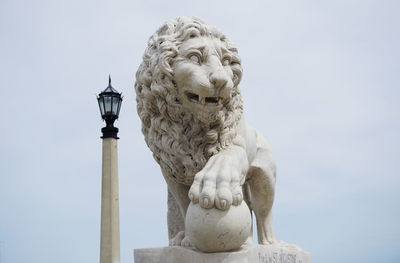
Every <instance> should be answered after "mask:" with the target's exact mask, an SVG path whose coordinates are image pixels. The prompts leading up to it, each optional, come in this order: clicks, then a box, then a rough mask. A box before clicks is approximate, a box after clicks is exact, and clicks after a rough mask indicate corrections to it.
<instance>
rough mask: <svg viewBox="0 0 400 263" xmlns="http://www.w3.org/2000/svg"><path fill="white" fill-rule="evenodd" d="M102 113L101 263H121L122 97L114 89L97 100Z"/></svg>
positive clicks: (104, 92)
mask: <svg viewBox="0 0 400 263" xmlns="http://www.w3.org/2000/svg"><path fill="white" fill-rule="evenodd" d="M97 101H98V103H99V108H100V113H101V117H102V118H103V120H105V121H106V124H107V125H106V127H104V128H102V129H101V131H102V133H103V136H102V137H101V138H102V139H103V162H102V177H101V230H100V232H101V234H100V263H119V262H120V239H119V200H118V199H119V198H118V145H117V140H118V139H119V138H118V137H117V133H118V128H117V127H114V121H115V120H116V119H118V115H119V110H120V108H121V102H122V96H121V93H118V91H116V90H115V89H114V88H113V87H112V86H111V77H110V76H109V78H108V87H107V88H106V89H105V90H104V91H103V92H101V93H100V94H99V96H98V97H97Z"/></svg>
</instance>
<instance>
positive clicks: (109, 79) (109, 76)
mask: <svg viewBox="0 0 400 263" xmlns="http://www.w3.org/2000/svg"><path fill="white" fill-rule="evenodd" d="M108 86H111V74H108Z"/></svg>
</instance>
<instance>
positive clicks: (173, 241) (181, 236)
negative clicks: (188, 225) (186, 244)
mask: <svg viewBox="0 0 400 263" xmlns="http://www.w3.org/2000/svg"><path fill="white" fill-rule="evenodd" d="M184 238H185V232H184V231H180V232H178V234H176V236H175V237H173V238H171V239H170V240H169V245H170V246H180V245H181V242H182V240H183V239H184Z"/></svg>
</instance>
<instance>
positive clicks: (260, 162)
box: [247, 132, 276, 244]
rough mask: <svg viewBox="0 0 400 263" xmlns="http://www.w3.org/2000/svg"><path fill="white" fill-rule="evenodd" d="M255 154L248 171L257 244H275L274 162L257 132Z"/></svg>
mask: <svg viewBox="0 0 400 263" xmlns="http://www.w3.org/2000/svg"><path fill="white" fill-rule="evenodd" d="M256 137H257V153H256V157H255V159H254V160H253V162H252V163H251V165H250V169H249V171H248V181H247V183H248V185H249V187H250V193H251V209H253V211H254V214H255V216H256V222H257V234H258V243H259V244H271V243H275V242H276V240H275V235H274V231H273V227H272V205H273V202H274V196H275V162H274V160H273V158H272V154H271V151H270V150H269V147H268V145H267V143H266V142H265V140H264V139H263V138H262V137H261V135H260V134H258V132H257V133H256Z"/></svg>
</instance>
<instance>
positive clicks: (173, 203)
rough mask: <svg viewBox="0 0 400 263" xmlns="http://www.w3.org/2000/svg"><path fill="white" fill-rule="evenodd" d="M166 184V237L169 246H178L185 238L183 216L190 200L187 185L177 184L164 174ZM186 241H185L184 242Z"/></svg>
mask: <svg viewBox="0 0 400 263" xmlns="http://www.w3.org/2000/svg"><path fill="white" fill-rule="evenodd" d="M165 180H166V182H167V185H168V212H167V222H168V238H169V245H170V246H180V245H181V242H182V240H183V239H184V238H185V233H184V231H185V217H186V211H187V208H188V206H189V203H190V200H189V197H188V191H189V186H186V185H183V184H178V183H176V182H173V181H172V180H170V179H168V178H167V177H166V176H165ZM186 243H187V242H185V244H186Z"/></svg>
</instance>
